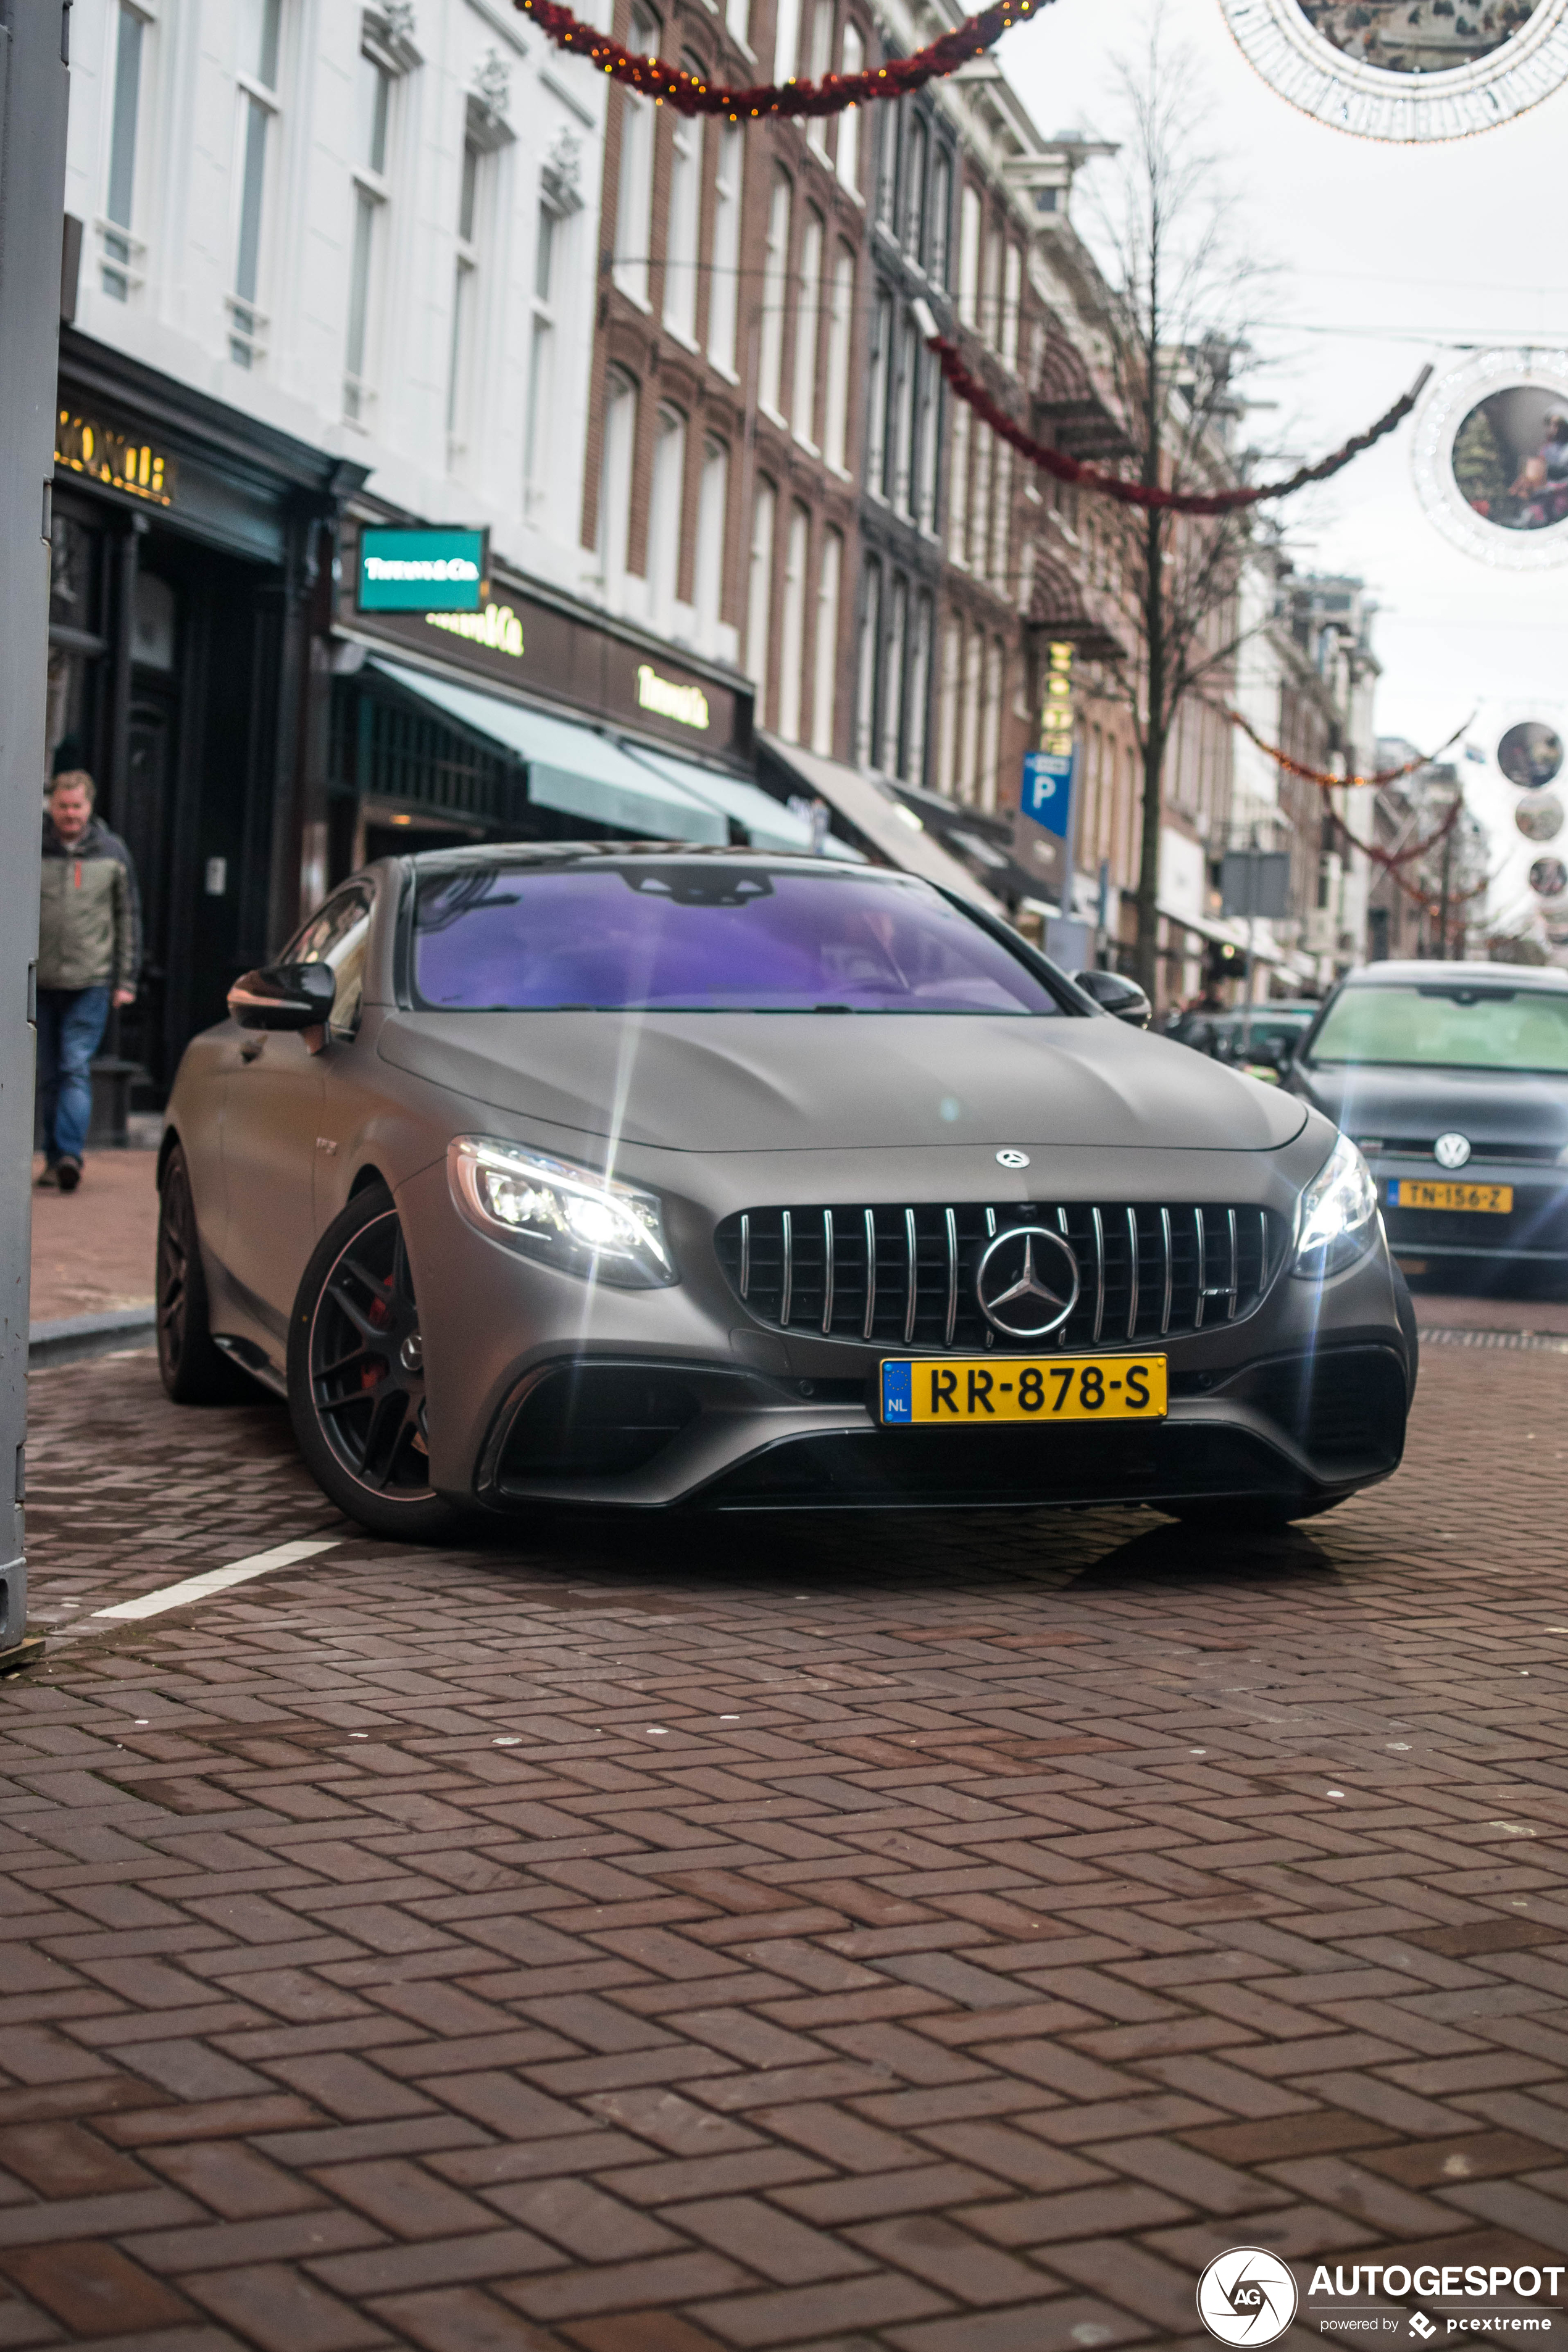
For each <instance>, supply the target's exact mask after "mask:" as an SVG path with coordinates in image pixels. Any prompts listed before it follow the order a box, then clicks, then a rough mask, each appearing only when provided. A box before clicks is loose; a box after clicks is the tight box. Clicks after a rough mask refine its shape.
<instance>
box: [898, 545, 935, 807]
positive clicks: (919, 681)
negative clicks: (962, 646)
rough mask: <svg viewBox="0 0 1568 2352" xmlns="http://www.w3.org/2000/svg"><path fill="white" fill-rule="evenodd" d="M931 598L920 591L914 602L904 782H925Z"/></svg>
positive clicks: (929, 692) (929, 690) (929, 679)
mask: <svg viewBox="0 0 1568 2352" xmlns="http://www.w3.org/2000/svg"><path fill="white" fill-rule="evenodd" d="M930 695H931V598H930V596H929V595H927V594H926V593H924V592H923V591H922V593H921V594H920V595H919V596H917V597H916V599H915V617H914V627H913V630H912V632H911V634H910V714H909V721H908V724H907V725H906V727H905V729H904V765H903V771H902V772H903V777H904V782H906V783H910V784H923V783H924V782H925V765H926V705H927V702H928V700H929V699H930Z"/></svg>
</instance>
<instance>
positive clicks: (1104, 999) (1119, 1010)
mask: <svg viewBox="0 0 1568 2352" xmlns="http://www.w3.org/2000/svg"><path fill="white" fill-rule="evenodd" d="M1073 982H1074V984H1075V985H1076V986H1077V987H1079V988H1081V989H1082V991H1083V992H1084V994H1085V995H1086V996H1092V997H1093V999H1094V1001H1095V1003H1097V1004H1098V1005H1099V1006H1100V1010H1101V1012H1103V1013H1111V1014H1113V1015H1114V1017H1115V1018H1116V1019H1117V1020H1118V1021H1125V1022H1127V1023H1128V1024H1129V1025H1130V1026H1131V1027H1132V1028H1134V1029H1147V1027H1148V1026H1149V1024H1150V1022H1151V1021H1152V1019H1153V1017H1154V1008H1153V1006H1152V1004H1151V1003H1150V1002H1149V1000H1148V998H1147V997H1146V996H1145V995H1144V993H1143V991H1142V989H1141V988H1140V987H1139V985H1138V982H1136V981H1135V980H1124V979H1123V978H1122V975H1121V972H1119V971H1075V972H1074V974H1073Z"/></svg>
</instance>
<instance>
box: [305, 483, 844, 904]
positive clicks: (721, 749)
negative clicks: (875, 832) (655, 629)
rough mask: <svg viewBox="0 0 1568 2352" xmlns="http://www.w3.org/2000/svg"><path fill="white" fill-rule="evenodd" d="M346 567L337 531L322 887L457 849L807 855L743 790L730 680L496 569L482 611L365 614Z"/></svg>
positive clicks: (348, 554)
mask: <svg viewBox="0 0 1568 2352" xmlns="http://www.w3.org/2000/svg"><path fill="white" fill-rule="evenodd" d="M377 519H378V520H379V518H377ZM357 551H358V550H357V531H356V530H355V528H354V526H353V523H345V526H344V530H343V533H342V563H341V577H340V585H339V593H338V606H337V620H338V627H339V633H340V634H339V638H338V642H337V644H336V646H335V647H334V649H333V654H332V668H333V672H334V676H333V678H332V692H331V744H330V751H329V756H328V762H327V776H328V800H327V810H326V826H327V838H328V863H329V867H330V873H331V879H332V880H334V881H335V880H337V879H339V878H341V877H342V875H344V874H346V873H349V872H351V871H352V870H353V867H354V866H357V865H358V864H360V863H362V862H363V860H364V859H366V858H369V857H376V856H384V855H386V854H388V853H390V852H393V851H406V850H409V849H422V848H433V847H437V846H439V845H441V844H443V843H446V842H450V841H452V840H454V839H468V840H501V839H510V840H551V839H576V840H582V839H589V840H593V839H602V838H617V837H621V838H626V837H632V838H636V837H638V836H642V837H647V836H649V835H652V836H655V837H660V836H663V835H674V836H676V837H679V838H682V839H689V840H702V841H710V842H719V843H722V842H723V841H725V840H726V839H730V840H744V839H748V838H752V837H756V836H757V835H759V834H762V835H767V836H768V837H769V838H770V839H771V840H772V841H773V842H775V843H782V842H786V841H787V842H788V844H789V845H792V846H796V845H801V844H802V843H803V842H805V841H808V840H809V837H810V836H809V826H807V825H806V824H804V823H803V821H802V820H800V819H798V818H792V817H791V815H790V814H789V812H788V811H787V810H785V809H784V808H782V807H781V806H779V805H778V804H777V803H775V802H773V801H772V800H770V799H769V798H768V796H767V795H765V794H764V793H761V792H759V791H758V790H757V788H756V786H755V785H754V784H753V783H752V782H751V780H750V779H751V770H752V691H751V685H750V681H749V680H747V679H745V678H743V677H741V676H740V675H739V674H738V673H736V672H734V671H732V670H729V669H726V668H723V667H721V666H719V665H716V664H712V663H708V662H704V661H700V660H698V659H696V658H694V657H692V656H684V655H679V654H677V653H676V652H675V651H674V650H673V649H672V648H671V647H670V646H668V644H667V643H665V642H664V641H663V640H661V639H658V638H655V637H651V636H648V635H645V634H644V633H643V632H642V631H640V630H637V629H636V628H633V627H630V626H629V625H626V624H622V623H619V622H616V621H614V620H609V619H606V617H605V615H604V614H600V613H597V612H595V611H594V610H593V609H592V608H591V607H589V606H587V605H584V604H579V603H578V602H577V601H576V600H575V599H574V598H572V597H569V596H565V595H563V594H562V593H559V592H557V591H555V590H553V589H552V588H550V587H548V586H546V585H545V584H544V583H541V582H538V581H532V580H528V581H525V580H523V579H522V578H521V576H519V575H517V574H513V573H510V572H506V571H505V569H504V567H502V566H500V565H499V564H498V565H497V566H496V567H495V570H494V576H493V577H492V578H491V579H489V581H487V582H486V583H485V584H484V589H483V592H482V602H481V605H480V608H479V611H478V612H474V613H436V614H425V613H417V612H414V613H395V612H368V613H367V612H361V611H359V610H358V609H357V607H356V602H355V595H354V581H355V577H356V572H357Z"/></svg>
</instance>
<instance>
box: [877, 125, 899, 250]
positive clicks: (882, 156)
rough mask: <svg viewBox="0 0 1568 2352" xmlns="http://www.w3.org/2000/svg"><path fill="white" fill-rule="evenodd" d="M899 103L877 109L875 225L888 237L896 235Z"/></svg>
mask: <svg viewBox="0 0 1568 2352" xmlns="http://www.w3.org/2000/svg"><path fill="white" fill-rule="evenodd" d="M902 112H903V108H902V106H901V105H896V106H886V105H884V106H879V108H878V109H877V114H878V118H879V120H878V129H879V134H880V135H879V138H878V141H877V225H878V226H879V228H885V229H886V230H887V232H888V234H889V236H896V234H897V227H896V223H897V218H898V195H899V118H900V115H901V114H902Z"/></svg>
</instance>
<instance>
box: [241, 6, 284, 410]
mask: <svg viewBox="0 0 1568 2352" xmlns="http://www.w3.org/2000/svg"><path fill="white" fill-rule="evenodd" d="M282 14H283V9H282V0H243V5H241V8H240V11H239V21H240V46H239V76H238V80H239V156H240V176H239V216H238V221H237V231H236V236H235V252H234V292H233V293H232V294H231V295H230V297H229V303H228V313H229V338H228V355H229V357H230V359H231V360H233V362H235V364H236V366H237V367H243V368H247V367H253V366H254V365H255V363H256V362H257V361H258V359H259V358H260V356H261V354H262V352H263V351H264V350H265V348H266V328H267V319H266V316H265V314H264V313H263V312H262V311H261V310H259V309H258V294H259V291H260V286H261V273H262V265H263V259H264V256H263V251H262V236H263V230H264V228H265V226H266V217H267V149H268V142H269V140H270V139H271V137H272V133H273V131H274V129H275V128H276V126H277V121H278V68H279V47H280V45H281V34H282Z"/></svg>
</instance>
